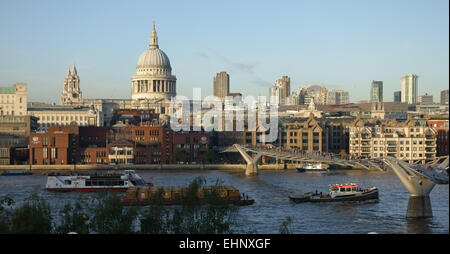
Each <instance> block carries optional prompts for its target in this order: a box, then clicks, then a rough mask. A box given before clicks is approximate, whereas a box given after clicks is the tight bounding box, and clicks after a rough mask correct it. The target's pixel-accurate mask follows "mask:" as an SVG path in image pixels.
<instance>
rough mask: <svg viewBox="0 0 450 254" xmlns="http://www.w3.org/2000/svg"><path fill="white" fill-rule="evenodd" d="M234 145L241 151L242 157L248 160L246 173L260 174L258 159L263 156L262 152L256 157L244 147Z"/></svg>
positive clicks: (248, 174)
mask: <svg viewBox="0 0 450 254" xmlns="http://www.w3.org/2000/svg"><path fill="white" fill-rule="evenodd" d="M234 147H235V148H236V149H237V150H238V151H239V153H240V154H241V155H242V157H243V158H244V159H245V162H247V167H246V168H245V175H247V176H250V175H257V174H258V161H259V159H261V157H262V153H257V154H256V156H255V157H254V158H252V157H251V156H250V155H249V154H248V153H247V152H246V151H245V150H244V149H242V148H241V147H240V146H239V145H234Z"/></svg>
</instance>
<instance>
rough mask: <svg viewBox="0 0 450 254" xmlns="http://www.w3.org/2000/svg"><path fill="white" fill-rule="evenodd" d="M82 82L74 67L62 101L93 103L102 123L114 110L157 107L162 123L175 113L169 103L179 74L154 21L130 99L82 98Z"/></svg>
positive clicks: (75, 104)
mask: <svg viewBox="0 0 450 254" xmlns="http://www.w3.org/2000/svg"><path fill="white" fill-rule="evenodd" d="M74 70H75V71H74ZM74 73H75V75H74ZM79 81H80V79H79V76H78V73H77V72H76V68H75V66H73V67H72V70H69V72H68V73H67V75H66V78H65V81H64V89H63V92H62V94H61V100H60V104H61V105H71V106H84V107H89V108H90V107H92V106H93V107H94V109H95V110H96V111H98V112H99V113H100V115H101V117H100V120H101V121H102V124H101V125H100V126H108V125H109V123H110V120H111V118H112V113H113V111H114V109H154V110H155V113H159V114H160V118H161V120H162V121H163V122H164V121H168V119H169V117H170V115H171V114H172V113H173V109H172V108H171V107H170V103H171V98H172V97H174V96H176V77H175V76H174V75H172V67H171V65H170V61H169V58H168V57H167V55H166V54H165V53H164V52H163V51H162V50H161V49H160V48H159V44H158V37H157V34H156V29H155V25H154V24H153V31H152V35H151V38H150V45H149V47H148V48H147V49H146V50H145V51H144V52H143V53H142V54H141V56H140V57H139V59H138V62H137V66H136V74H135V75H133V76H132V77H131V99H126V98H125V99H101V98H100V99H88V98H83V97H82V92H81V89H80V85H79V83H80V82H79ZM74 95H75V96H74Z"/></svg>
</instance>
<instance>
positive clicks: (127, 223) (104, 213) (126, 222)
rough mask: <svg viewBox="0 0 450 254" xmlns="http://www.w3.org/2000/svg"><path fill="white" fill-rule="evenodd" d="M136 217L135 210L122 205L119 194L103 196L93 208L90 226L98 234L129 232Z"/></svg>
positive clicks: (131, 231) (131, 230)
mask: <svg viewBox="0 0 450 254" xmlns="http://www.w3.org/2000/svg"><path fill="white" fill-rule="evenodd" d="M136 218H137V210H136V209H135V208H127V207H124V206H123V204H122V202H121V199H120V197H119V196H117V195H112V196H104V197H102V198H100V199H99V201H98V204H97V207H96V208H95V209H94V214H93V218H92V221H91V223H90V227H91V229H92V230H93V231H94V232H96V233H99V234H131V233H134V231H133V228H132V226H133V222H134V221H135V219H136Z"/></svg>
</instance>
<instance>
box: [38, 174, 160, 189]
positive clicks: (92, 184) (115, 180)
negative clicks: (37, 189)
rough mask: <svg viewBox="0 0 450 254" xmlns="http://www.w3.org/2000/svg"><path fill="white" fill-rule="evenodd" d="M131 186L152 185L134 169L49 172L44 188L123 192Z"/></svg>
mask: <svg viewBox="0 0 450 254" xmlns="http://www.w3.org/2000/svg"><path fill="white" fill-rule="evenodd" d="M132 186H153V184H151V183H148V182H146V181H145V180H144V179H142V177H140V176H139V175H138V174H136V172H135V171H134V170H125V171H124V173H122V174H119V173H83V174H78V173H72V174H69V175H60V174H49V175H48V177H47V184H46V190H47V191H59V192H70V191H76V192H96V191H119V192H125V191H127V190H128V188H129V187H132Z"/></svg>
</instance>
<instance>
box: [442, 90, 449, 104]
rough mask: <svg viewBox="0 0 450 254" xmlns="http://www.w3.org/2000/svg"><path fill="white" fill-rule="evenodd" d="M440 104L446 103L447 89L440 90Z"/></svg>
mask: <svg viewBox="0 0 450 254" xmlns="http://www.w3.org/2000/svg"><path fill="white" fill-rule="evenodd" d="M441 104H442V105H448V89H447V90H444V91H441Z"/></svg>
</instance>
